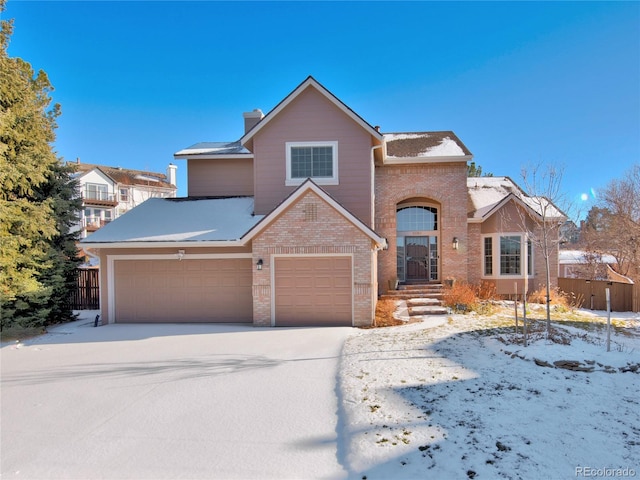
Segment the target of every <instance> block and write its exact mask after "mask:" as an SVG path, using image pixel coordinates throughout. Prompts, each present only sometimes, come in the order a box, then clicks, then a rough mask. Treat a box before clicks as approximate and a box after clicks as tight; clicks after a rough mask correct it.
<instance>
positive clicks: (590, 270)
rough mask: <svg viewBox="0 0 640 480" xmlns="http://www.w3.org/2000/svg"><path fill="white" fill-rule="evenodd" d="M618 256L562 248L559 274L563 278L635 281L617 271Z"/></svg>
mask: <svg viewBox="0 0 640 480" xmlns="http://www.w3.org/2000/svg"><path fill="white" fill-rule="evenodd" d="M617 267H618V261H617V260H616V257H614V256H613V255H611V254H608V253H596V252H588V251H585V250H560V255H559V259H558V276H559V277H562V278H582V279H585V280H605V281H613V282H620V283H633V281H632V280H631V279H629V278H628V277H625V276H624V275H620V274H619V273H617V272H616V271H615V269H616V268H617Z"/></svg>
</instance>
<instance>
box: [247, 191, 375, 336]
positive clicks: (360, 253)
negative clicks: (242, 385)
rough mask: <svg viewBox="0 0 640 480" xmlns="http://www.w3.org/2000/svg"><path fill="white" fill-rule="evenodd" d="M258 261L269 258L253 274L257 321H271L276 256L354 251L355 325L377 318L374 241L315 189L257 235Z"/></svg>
mask: <svg viewBox="0 0 640 480" xmlns="http://www.w3.org/2000/svg"><path fill="white" fill-rule="evenodd" d="M252 249H253V263H254V265H255V264H256V263H257V262H258V260H259V259H262V260H263V262H264V263H263V267H262V270H257V269H256V270H254V275H253V323H254V325H256V326H271V324H272V323H271V322H272V318H271V316H272V315H271V310H272V301H273V285H271V279H272V272H271V268H272V263H273V258H274V255H309V256H321V255H332V254H335V255H345V254H347V255H350V256H351V258H352V265H353V290H352V291H353V325H354V326H368V325H371V323H372V320H373V313H374V308H375V302H376V295H375V292H376V285H375V284H374V283H373V278H372V273H371V272H372V271H375V268H374V262H375V261H376V252H375V251H374V249H373V245H372V241H371V239H370V238H369V237H367V236H366V235H365V234H364V233H363V232H362V231H361V230H360V229H358V228H357V227H355V226H354V225H353V224H352V223H351V222H350V221H348V220H347V219H346V218H345V217H344V216H342V215H341V214H340V213H338V212H337V211H336V210H335V209H334V208H333V207H332V206H331V205H329V204H327V203H326V202H325V201H324V200H323V199H321V198H320V197H319V196H318V195H316V194H315V193H313V192H308V193H307V194H305V195H303V196H302V197H301V198H300V199H299V200H298V201H297V202H295V203H294V204H293V205H292V206H291V207H289V208H288V209H287V210H286V211H285V212H284V213H282V214H281V215H280V216H279V217H278V218H276V219H275V220H274V221H273V222H271V224H269V225H268V226H267V227H266V228H265V229H264V230H263V231H262V232H261V233H260V234H259V235H257V236H256V237H255V238H254V239H253V244H252Z"/></svg>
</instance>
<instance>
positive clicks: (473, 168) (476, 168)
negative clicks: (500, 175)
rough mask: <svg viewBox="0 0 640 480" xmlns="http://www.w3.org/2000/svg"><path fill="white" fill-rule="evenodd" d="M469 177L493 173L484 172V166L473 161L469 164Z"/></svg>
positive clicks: (490, 175)
mask: <svg viewBox="0 0 640 480" xmlns="http://www.w3.org/2000/svg"><path fill="white" fill-rule="evenodd" d="M467 177H493V173H485V174H483V173H482V167H481V166H480V165H477V164H476V162H473V161H472V162H471V163H470V164H469V165H468V166H467Z"/></svg>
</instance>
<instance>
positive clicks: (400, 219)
mask: <svg viewBox="0 0 640 480" xmlns="http://www.w3.org/2000/svg"><path fill="white" fill-rule="evenodd" d="M396 221H397V226H396V230H398V231H399V232H413V231H434V230H438V209H437V208H435V207H404V208H401V209H400V210H398V214H397V217H396Z"/></svg>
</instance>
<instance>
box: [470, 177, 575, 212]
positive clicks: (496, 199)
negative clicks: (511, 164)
mask: <svg viewBox="0 0 640 480" xmlns="http://www.w3.org/2000/svg"><path fill="white" fill-rule="evenodd" d="M467 192H468V205H469V211H468V221H469V222H472V223H474V222H479V223H482V222H484V221H485V220H486V219H488V218H489V217H491V216H492V215H493V214H494V213H496V212H497V211H499V210H500V209H501V208H502V207H504V206H505V205H506V204H507V203H509V202H511V201H513V202H514V203H516V204H517V205H519V206H521V207H522V208H524V209H525V210H526V211H527V212H529V214H530V215H532V216H533V217H535V218H537V219H538V220H542V219H543V217H544V218H545V219H547V220H560V221H564V220H566V215H565V214H564V213H562V211H560V209H559V208H557V207H556V206H555V205H554V204H553V203H552V202H551V201H550V200H549V199H547V198H544V197H531V196H529V195H527V194H526V193H525V192H524V191H523V190H522V189H521V188H520V187H519V186H518V185H517V184H516V183H515V182H514V181H513V180H511V179H510V178H509V177H470V178H468V179H467Z"/></svg>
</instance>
